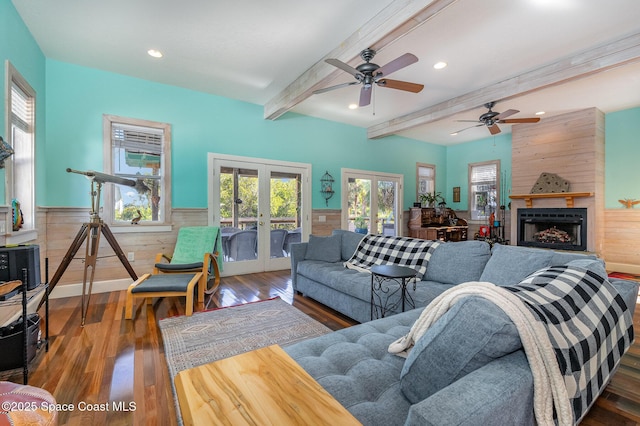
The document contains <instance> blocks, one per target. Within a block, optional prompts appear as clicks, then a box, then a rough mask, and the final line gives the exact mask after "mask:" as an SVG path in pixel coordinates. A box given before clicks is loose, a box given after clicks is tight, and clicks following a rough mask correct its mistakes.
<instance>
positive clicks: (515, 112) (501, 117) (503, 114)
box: [493, 109, 520, 120]
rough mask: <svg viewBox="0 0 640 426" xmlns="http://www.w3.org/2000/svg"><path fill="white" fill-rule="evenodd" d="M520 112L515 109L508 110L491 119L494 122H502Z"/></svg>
mask: <svg viewBox="0 0 640 426" xmlns="http://www.w3.org/2000/svg"><path fill="white" fill-rule="evenodd" d="M519 112H520V111H518V110H517V109H508V110H506V111H505V112H501V113H500V114H498V115H496V116H495V117H494V118H493V119H494V120H502V119H503V118H507V117H510V116H512V115H513V114H517V113H519Z"/></svg>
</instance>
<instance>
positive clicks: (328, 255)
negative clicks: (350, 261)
mask: <svg viewBox="0 0 640 426" xmlns="http://www.w3.org/2000/svg"><path fill="white" fill-rule="evenodd" d="M340 242H341V238H340V235H331V236H330V237H318V236H316V235H309V243H308V244H307V253H306V254H305V256H304V258H305V260H321V261H323V262H339V261H340V260H341V257H340V256H341V253H340Z"/></svg>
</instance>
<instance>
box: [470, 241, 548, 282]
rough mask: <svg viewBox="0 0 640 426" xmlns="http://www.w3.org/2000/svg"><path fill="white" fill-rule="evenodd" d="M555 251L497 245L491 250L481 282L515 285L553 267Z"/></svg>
mask: <svg viewBox="0 0 640 426" xmlns="http://www.w3.org/2000/svg"><path fill="white" fill-rule="evenodd" d="M552 257H553V251H551V250H542V249H533V248H528V247H518V246H503V245H500V244H496V245H494V246H493V249H492V250H491V259H489V261H488V262H487V266H485V268H484V271H483V272H482V275H481V276H480V281H488V282H490V283H493V284H496V285H515V284H518V283H519V282H520V281H522V280H523V279H524V278H526V277H527V276H529V275H530V274H532V273H533V272H535V271H537V270H538V269H542V268H546V267H547V266H550V265H551V259H552Z"/></svg>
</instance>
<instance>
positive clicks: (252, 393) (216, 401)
mask: <svg viewBox="0 0 640 426" xmlns="http://www.w3.org/2000/svg"><path fill="white" fill-rule="evenodd" d="M175 385H176V392H177V394H178V402H179V403H180V410H181V411H182V419H183V421H184V424H185V425H205V424H206V425H209V424H211V425H213V424H216V425H218V424H224V425H234V426H237V425H302V424H304V425H331V426H333V425H338V424H339V425H341V426H343V425H359V424H360V422H358V420H356V418H355V417H353V415H352V414H351V413H349V412H348V411H347V409H346V408H344V407H343V406H342V405H340V403H339V402H338V401H336V400H335V399H334V398H333V397H332V396H331V395H330V394H329V393H328V392H327V391H326V390H325V389H324V388H323V387H322V386H320V384H318V382H316V381H315V380H314V379H313V378H312V377H311V376H310V375H309V373H307V372H306V371H305V370H304V369H303V368H302V367H300V365H298V363H296V362H295V361H294V360H293V359H292V358H291V357H290V356H289V355H288V354H287V353H286V352H285V351H284V350H282V348H281V347H280V346H278V345H273V346H268V347H266V348H262V349H257V350H255V351H251V352H246V353H243V354H240V355H236V356H233V357H230V358H225V359H222V360H220V361H216V362H212V363H209V364H205V365H201V366H199V367H195V368H191V369H189V370H184V371H181V372H179V373H178V374H177V375H176V377H175Z"/></svg>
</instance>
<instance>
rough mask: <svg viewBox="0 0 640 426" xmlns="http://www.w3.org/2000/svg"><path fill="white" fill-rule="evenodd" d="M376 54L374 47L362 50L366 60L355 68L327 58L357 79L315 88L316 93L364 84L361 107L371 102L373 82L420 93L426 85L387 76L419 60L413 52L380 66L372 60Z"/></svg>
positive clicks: (361, 55)
mask: <svg viewBox="0 0 640 426" xmlns="http://www.w3.org/2000/svg"><path fill="white" fill-rule="evenodd" d="M375 55H376V51H375V50H372V49H365V50H363V51H362V52H360V57H361V58H362V59H363V60H364V61H365V62H364V63H363V64H360V65H358V66H357V67H355V68H353V67H352V66H350V65H347V64H345V63H344V62H342V61H340V60H338V59H326V60H325V62H326V63H328V64H331V65H333V66H334V67H337V68H340V69H341V70H343V71H346V72H348V73H349V74H351V75H352V76H354V77H355V78H356V81H352V82H349V83H342V84H338V85H336V86H331V87H326V88H324V89H319V90H314V92H313V93H314V94H318V93H324V92H328V91H330V90H335V89H340V88H342V87H347V86H353V85H354V84H362V88H361V89H360V102H359V105H360V106H361V107H363V106H367V105H369V104H370V103H371V92H372V91H373V84H374V83H375V84H377V85H378V86H380V87H387V88H389V89H397V90H404V91H406V92H412V93H418V92H420V91H421V90H422V89H423V88H424V85H422V84H416V83H409V82H408V81H399V80H390V79H388V78H385V77H386V76H388V75H389V74H391V73H392V72H396V71H398V70H399V69H402V68H404V67H406V66H409V65H411V64H414V63H416V62H418V58H417V57H416V56H415V55H412V54H411V53H405V54H404V55H402V56H400V57H398V58H396V59H394V60H393V61H391V62H389V63H388V64H386V65H383V66H380V65H378V64H374V63H373V62H371V60H372V59H373V57H374V56H375Z"/></svg>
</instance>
